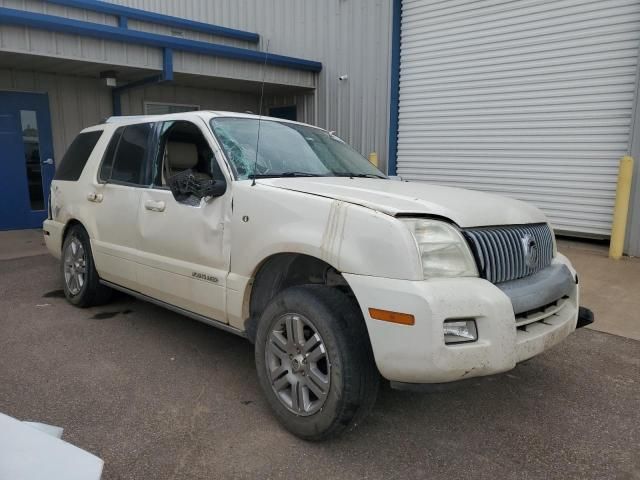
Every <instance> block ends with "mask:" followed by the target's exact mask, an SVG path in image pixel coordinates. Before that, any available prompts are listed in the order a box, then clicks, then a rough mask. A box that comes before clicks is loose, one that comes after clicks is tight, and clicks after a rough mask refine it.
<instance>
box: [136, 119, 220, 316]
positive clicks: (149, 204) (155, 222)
mask: <svg viewBox="0 0 640 480" xmlns="http://www.w3.org/2000/svg"><path fill="white" fill-rule="evenodd" d="M157 135H158V145H159V149H158V153H157V157H156V162H155V172H154V181H153V184H152V186H151V188H149V189H146V190H145V191H144V192H143V193H142V196H141V200H140V207H139V213H138V219H139V220H138V225H139V229H140V231H139V238H140V250H141V251H140V257H141V261H140V264H139V266H138V281H139V283H140V285H141V286H142V290H141V291H142V293H144V294H146V295H149V296H150V297H153V298H156V299H158V300H161V301H163V302H166V303H169V304H171V305H175V306H178V307H181V308H183V309H185V310H188V311H190V312H194V313H197V314H200V315H203V316H205V317H208V318H211V319H215V320H218V321H222V322H225V323H226V311H225V292H226V278H227V273H228V272H229V263H230V245H229V232H228V226H229V221H230V216H231V189H230V188H227V190H226V192H225V193H224V195H222V196H220V197H216V198H209V199H202V200H199V201H191V202H179V201H177V200H176V199H175V198H174V196H173V194H172V193H171V191H170V190H169V187H168V186H167V178H169V177H170V176H171V175H173V174H175V173H179V172H181V171H184V170H185V169H191V170H192V171H193V172H194V174H196V176H197V177H198V176H199V177H202V178H213V179H215V180H218V181H226V182H227V186H228V185H230V182H229V181H227V180H226V178H225V177H224V174H223V173H222V171H221V169H220V166H219V165H218V163H217V160H216V158H215V156H214V154H213V149H212V143H211V141H210V139H209V138H208V134H206V133H205V132H204V131H203V130H202V129H201V128H200V126H198V125H196V124H195V123H193V122H189V121H182V120H179V121H168V122H162V123H161V124H159V126H158V129H157Z"/></svg>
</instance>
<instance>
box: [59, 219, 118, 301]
mask: <svg viewBox="0 0 640 480" xmlns="http://www.w3.org/2000/svg"><path fill="white" fill-rule="evenodd" d="M61 260H62V261H61V266H60V271H61V274H62V283H63V285H64V294H65V297H67V300H68V301H69V302H70V303H71V304H73V305H75V306H77V307H81V308H86V307H93V306H97V305H103V304H105V303H107V302H108V301H109V300H111V295H112V293H113V290H111V289H110V288H109V287H106V286H104V285H102V284H101V283H100V277H99V276H98V272H97V271H96V268H95V264H94V262H93V254H92V252H91V241H90V240H89V235H88V234H87V231H86V230H85V229H84V228H83V227H82V226H81V225H73V226H72V227H71V228H70V229H69V231H68V232H67V234H66V235H65V238H64V242H63V244H62V258H61Z"/></svg>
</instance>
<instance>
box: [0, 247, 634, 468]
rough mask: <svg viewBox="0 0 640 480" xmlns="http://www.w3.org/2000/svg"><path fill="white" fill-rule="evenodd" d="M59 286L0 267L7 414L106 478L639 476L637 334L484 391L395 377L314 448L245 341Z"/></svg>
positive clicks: (36, 273)
mask: <svg viewBox="0 0 640 480" xmlns="http://www.w3.org/2000/svg"><path fill="white" fill-rule="evenodd" d="M61 288H62V285H61V280H60V278H59V269H58V265H57V262H56V260H54V259H53V258H51V257H49V256H33V257H29V258H19V259H12V260H1V261H0V412H3V413H6V414H8V415H11V416H14V417H17V418H19V419H21V420H34V421H40V422H45V423H49V424H53V425H57V426H61V427H64V435H63V439H65V440H67V441H69V442H71V443H73V444H75V445H77V446H79V447H81V448H84V449H86V450H88V451H90V452H92V453H94V454H96V455H98V456H100V457H101V458H102V459H104V461H105V471H104V474H103V478H104V479H169V478H171V479H174V478H189V479H190V478H197V479H200V478H202V479H205V478H206V479H217V478H299V479H305V480H306V479H314V478H322V479H334V478H371V479H374V478H385V479H393V478H398V479H408V478H430V479H440V478H442V479H448V480H452V479H457V478H487V479H508V478H514V479H515V478H517V479H532V478H540V479H552V478H553V479H555V478H558V479H570V478H576V479H590V478H593V479H640V342H638V341H636V340H631V339H627V338H623V337H618V336H615V335H610V334H606V333H600V332H596V331H592V330H587V329H583V330H580V331H577V332H576V333H575V334H573V335H572V336H571V337H570V338H568V339H567V340H566V341H564V343H562V344H560V345H559V346H556V347H555V348H553V349H551V350H550V351H548V352H546V353H545V354H543V355H541V356H539V357H536V358H534V359H532V360H530V361H527V362H525V363H523V364H521V365H519V366H518V367H517V368H516V369H515V370H513V371H511V372H509V373H508V374H505V375H502V376H499V377H497V378H492V379H489V380H485V381H482V382H478V383H479V384H478V385H475V386H471V387H465V388H461V389H457V390H453V391H448V392H442V393H432V394H424V393H409V392H398V391H395V390H391V389H390V388H388V387H385V388H383V389H382V390H381V392H380V394H379V397H378V401H377V404H376V407H375V408H374V411H373V412H372V414H371V416H370V417H369V418H368V420H367V421H366V422H365V423H364V424H362V425H361V426H360V427H359V428H357V429H356V430H355V431H353V432H350V433H348V434H347V435H345V436H343V437H340V438H339V439H336V440H333V441H329V442H325V443H306V442H303V441H300V440H298V439H297V438H295V437H293V436H292V435H290V434H289V433H287V432H286V431H284V430H283V429H282V428H281V427H280V426H279V424H278V423H277V422H276V420H275V419H274V417H273V416H272V415H271V413H270V411H269V409H268V406H267V404H266V402H265V401H264V399H263V398H262V394H261V392H260V390H259V385H258V383H257V380H256V375H255V370H254V363H253V347H252V345H251V344H249V343H248V342H247V341H245V340H243V339H241V338H239V337H235V336H233V335H231V334H228V333H225V332H222V331H219V330H217V329H214V328H212V327H209V326H206V325H204V324H201V323H198V322H195V321H193V320H190V319H187V318H184V317H181V316H180V315H177V314H174V313H172V312H169V311H166V310H163V309H161V308H159V307H156V306H154V305H151V304H148V303H144V302H140V301H137V300H134V299H132V298H130V297H127V296H124V295H120V296H119V297H118V298H117V299H116V300H115V301H114V302H113V303H112V304H110V305H107V306H103V307H100V308H93V309H84V310H83V309H78V308H75V307H72V306H71V305H69V304H68V303H67V302H66V301H65V299H64V298H63V297H62V295H61ZM636 314H637V313H636ZM639 321H640V320H639ZM0 434H1V432H0Z"/></svg>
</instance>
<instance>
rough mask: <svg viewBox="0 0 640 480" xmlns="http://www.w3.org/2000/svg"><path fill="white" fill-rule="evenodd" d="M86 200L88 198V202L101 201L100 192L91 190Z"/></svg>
mask: <svg viewBox="0 0 640 480" xmlns="http://www.w3.org/2000/svg"><path fill="white" fill-rule="evenodd" d="M87 200H89V201H90V202H95V203H100V202H101V201H102V194H101V193H96V192H91V193H89V194H88V195H87Z"/></svg>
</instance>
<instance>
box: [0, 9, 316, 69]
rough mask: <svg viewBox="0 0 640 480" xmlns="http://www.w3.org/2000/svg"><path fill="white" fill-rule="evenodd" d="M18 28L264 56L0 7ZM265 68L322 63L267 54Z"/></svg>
mask: <svg viewBox="0 0 640 480" xmlns="http://www.w3.org/2000/svg"><path fill="white" fill-rule="evenodd" d="M2 23H4V24H9V25H21V26H26V27H32V28H38V29H41V30H48V31H54V32H63V33H71V34H74V35H84V36H87V37H93V38H100V39H104V40H113V41H116V42H128V43H135V44H139V45H148V46H150V47H157V48H169V49H173V50H176V51H182V52H191V53H199V54H202V55H210V56H213V57H222V58H230V59H233V60H244V61H247V62H255V63H265V55H266V54H265V53H264V52H259V51H256V50H249V49H246V48H239V47H231V46H228V45H219V44H215V43H206V42H199V41H195V40H187V39H184V38H175V37H171V36H168V35H157V34H155V33H147V32H141V31H137V30H127V29H123V28H118V27H111V26H109V25H102V24H99V23H90V22H83V21H80V20H73V19H70V18H63V17H57V16H53V15H45V14H42V13H34V12H25V11H23V10H15V9H12V8H0V24H2ZM266 63H267V64H269V65H275V66H278V67H287V68H293V69H296V70H306V71H311V72H319V71H321V70H322V63H320V62H314V61H312V60H304V59H301V58H294V57H287V56H284V55H275V54H269V56H268V57H267V59H266Z"/></svg>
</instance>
